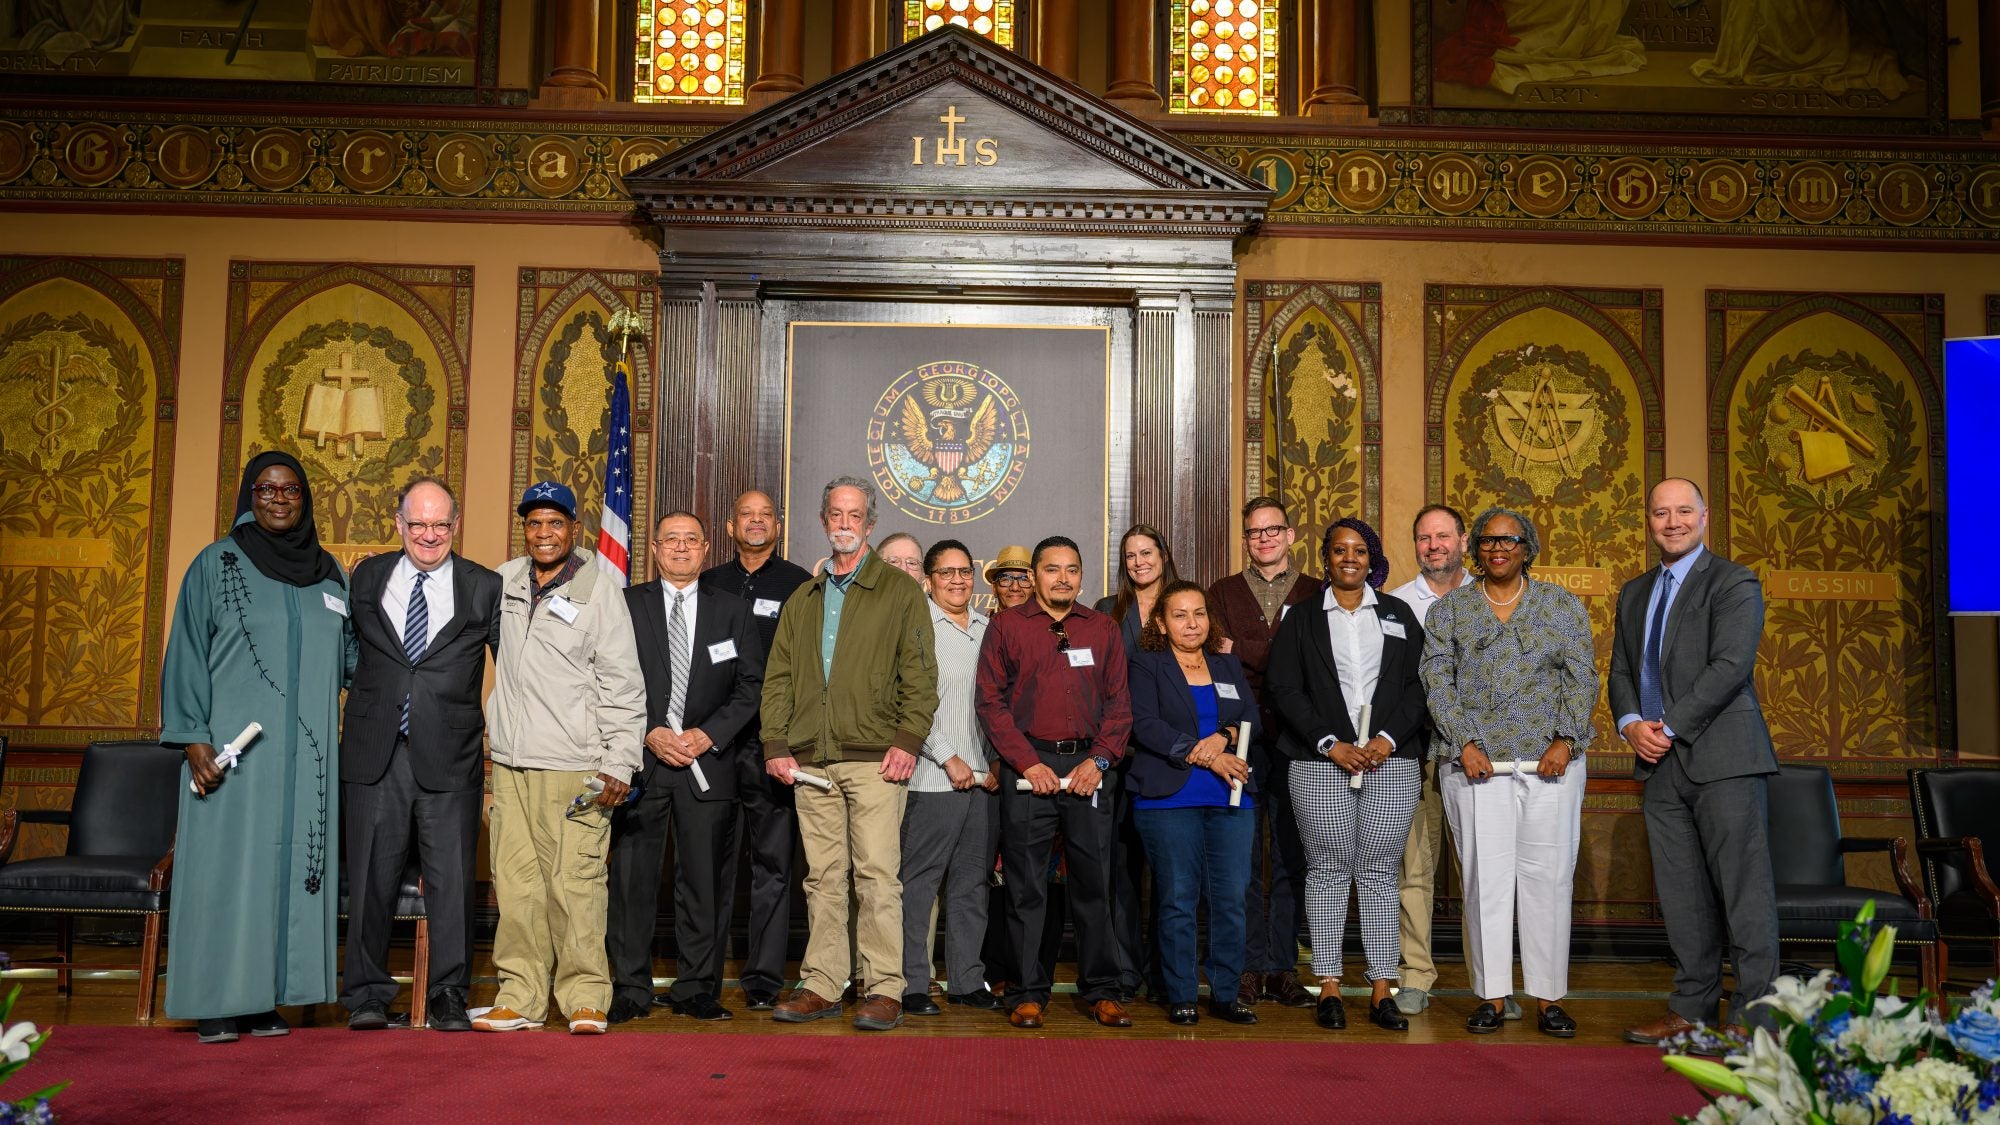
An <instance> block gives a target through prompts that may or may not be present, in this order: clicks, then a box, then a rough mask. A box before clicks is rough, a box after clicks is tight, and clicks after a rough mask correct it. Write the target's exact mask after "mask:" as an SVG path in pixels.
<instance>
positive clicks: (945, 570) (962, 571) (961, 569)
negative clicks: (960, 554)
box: [931, 566, 972, 578]
mask: <svg viewBox="0 0 2000 1125" xmlns="http://www.w3.org/2000/svg"><path fill="white" fill-rule="evenodd" d="M931 576H932V577H934V578H970V577H972V568H971V567H969V566H941V567H939V568H937V569H936V570H933V571H931Z"/></svg>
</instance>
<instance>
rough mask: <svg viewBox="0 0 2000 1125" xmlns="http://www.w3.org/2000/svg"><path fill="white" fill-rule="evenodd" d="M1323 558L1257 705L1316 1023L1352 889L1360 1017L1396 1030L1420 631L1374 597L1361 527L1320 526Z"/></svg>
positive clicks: (1336, 1006) (1336, 979) (1384, 598)
mask: <svg viewBox="0 0 2000 1125" xmlns="http://www.w3.org/2000/svg"><path fill="white" fill-rule="evenodd" d="M1320 557H1321V560H1322V561H1323V562H1325V564H1326V572H1327V587H1326V590H1325V591H1324V592H1323V594H1322V595H1321V597H1320V599H1319V600H1318V601H1317V602H1305V603H1302V604H1301V605H1299V606H1298V607H1297V608H1296V609H1294V610H1293V611H1292V612H1291V613H1288V614H1286V615H1285V619H1284V621H1283V622H1282V623H1281V624H1280V625H1279V626H1278V635H1277V637H1276V638H1275V639H1274V640H1273V641H1272V643H1271V656H1270V664H1269V667H1268V670H1267V671H1266V672H1265V674H1264V692H1265V697H1266V699H1267V701H1268V702H1269V704H1270V706H1271V709H1272V710H1273V711H1274V712H1275V713H1276V715H1277V717H1278V720H1279V727H1280V731H1279V737H1278V746H1279V748H1280V749H1281V750H1282V751H1283V752H1284V754H1285V756H1286V757H1287V758H1289V759H1291V763H1290V766H1289V769H1290V771H1291V774H1290V778H1291V784H1292V809H1293V811H1294V812H1295V813H1296V815H1297V819H1298V824H1299V836H1300V838H1301V840H1302V841H1303V842H1304V844H1305V851H1306V919H1307V922H1308V923H1309V924H1310V926H1311V927H1312V950H1313V963H1312V968H1313V972H1314V974H1315V975H1317V976H1318V977H1319V978H1320V994H1319V995H1320V999H1319V1007H1318V1010H1317V1014H1316V1018H1317V1020H1318V1022H1319V1025H1320V1026H1321V1027H1324V1028H1327V1029H1329V1030H1339V1029H1341V1028H1344V1027H1346V1026H1347V1009H1346V1007H1345V1006H1344V1005H1343V1004H1342V1002H1341V999H1340V974H1341V963H1340V961H1341V944H1342V942H1343V940H1344V939H1345V936H1346V931H1347V889H1348V887H1349V886H1353V887H1354V888H1355V891H1356V897H1357V898H1358V899H1359V900H1360V903H1361V946H1362V949H1363V950H1364V951H1365V952H1366V954H1367V957H1368V981H1369V984H1370V985H1371V995H1370V1000H1369V1011H1368V1018H1369V1019H1370V1020H1371V1021H1372V1022H1373V1023H1375V1025H1376V1026H1378V1027H1383V1028H1386V1029H1388V1030H1390V1031H1407V1030H1409V1027H1410V1023H1409V1020H1407V1019H1405V1018H1404V1017H1403V1014H1402V1013H1401V1012H1399V1011H1397V1010H1396V1004H1395V1001H1394V1000H1392V999H1391V998H1390V993H1391V991H1392V986H1393V985H1394V984H1395V981H1396V978H1397V963H1398V961H1399V960H1401V955H1402V948H1401V947H1402V942H1401V934H1400V926H1399V921H1398V917H1399V911H1400V909H1401V900H1400V898H1399V897H1398V893H1397V892H1398V884H1399V882H1400V880H1401V878H1402V870H1403V845H1404V842H1405V841H1406V840H1407V839H1408V838H1409V835H1410V818H1411V817H1412V816H1413V815H1414V814H1415V812H1416V808H1417V797H1418V795H1419V791H1420V790H1421V787H1422V785H1423V767H1422V763H1421V759H1420V758H1419V754H1421V752H1422V750H1423V746H1422V732H1423V729H1424V721H1425V709H1424V687H1423V683H1422V681H1421V680H1419V679H1418V677H1417V660H1418V657H1420V656H1421V655H1422V653H1423V650H1424V630H1423V625H1422V623H1421V619H1420V618H1419V617H1418V616H1417V614H1416V611H1414V610H1412V609H1411V608H1410V607H1409V606H1408V605H1406V604H1404V603H1403V602H1402V601H1401V600H1399V599H1397V598H1396V597H1394V596H1393V595H1390V594H1382V593H1378V592H1377V591H1378V590H1380V589H1381V587H1382V584H1383V583H1384V582H1386V581H1387V580H1388V577H1389V563H1388V560H1387V559H1386V558H1385V557H1384V556H1383V554H1382V541H1381V538H1380V537H1379V536H1377V535H1376V534H1375V529H1373V528H1371V527H1369V526H1368V525H1367V524H1366V523H1363V522H1362V521H1360V520H1358V519H1351V518H1350V519H1343V520H1339V521H1337V522H1336V523H1334V524H1333V526H1331V527H1329V528H1327V529H1326V536H1325V538H1324V539H1323V540H1322V541H1321V543H1320ZM1364 703H1366V704H1368V711H1369V715H1368V723H1367V729H1365V730H1364V729H1361V727H1362V705H1363V704H1364ZM1357 779H1358V781H1359V785H1358V786H1357V785H1356V784H1355V782H1356V780H1357Z"/></svg>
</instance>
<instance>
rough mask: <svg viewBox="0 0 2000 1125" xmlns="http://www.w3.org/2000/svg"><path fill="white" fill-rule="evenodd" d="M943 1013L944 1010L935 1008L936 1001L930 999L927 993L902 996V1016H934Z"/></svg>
mask: <svg viewBox="0 0 2000 1125" xmlns="http://www.w3.org/2000/svg"><path fill="white" fill-rule="evenodd" d="M943 1012H944V1009H943V1008H940V1007H938V1006H937V1001H935V1000H933V999H931V997H930V993H928V992H906V993H904V994H903V1014H904V1015H906V1016H935V1015H941V1014H942V1013H943Z"/></svg>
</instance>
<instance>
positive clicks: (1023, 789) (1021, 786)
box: [1014, 777, 1104, 809]
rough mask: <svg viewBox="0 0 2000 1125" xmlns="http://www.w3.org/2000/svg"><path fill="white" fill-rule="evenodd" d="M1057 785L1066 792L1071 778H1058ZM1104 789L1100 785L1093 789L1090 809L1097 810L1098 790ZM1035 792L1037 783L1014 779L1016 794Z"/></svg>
mask: <svg viewBox="0 0 2000 1125" xmlns="http://www.w3.org/2000/svg"><path fill="white" fill-rule="evenodd" d="M1056 785H1057V787H1058V788H1061V789H1065V790H1066V789H1068V788H1069V778H1066V777H1059V778H1057V779H1056ZM1103 788H1104V787H1103V786H1102V785H1100V786H1098V787H1097V789H1092V790H1091V791H1090V807H1091V808H1093V809H1094V808H1096V807H1097V793H1098V790H1101V789H1103ZM1034 790H1035V783H1034V782H1032V781H1029V780H1028V779H1027V778H1025V777H1017V778H1015V779H1014V792H1016V793H1032V792H1034Z"/></svg>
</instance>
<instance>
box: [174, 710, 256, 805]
mask: <svg viewBox="0 0 2000 1125" xmlns="http://www.w3.org/2000/svg"><path fill="white" fill-rule="evenodd" d="M263 733H264V724H263V723H257V722H253V723H251V724H250V725H249V726H247V727H244V728H243V733H242V734H239V735H237V736H236V737H235V738H232V739H230V740H229V741H228V742H225V743H223V744H222V750H221V751H220V752H219V753H217V754H216V755H215V768H216V769H219V770H229V769H235V768H236V760H237V759H238V758H241V757H242V756H243V751H245V750H247V749H249V747H250V744H251V743H252V742H254V741H256V739H257V736H258V735H260V734H263ZM188 792H190V793H192V794H194V795H195V796H197V797H202V796H206V794H204V793H203V792H202V791H201V786H199V785H196V784H195V783H194V779H193V778H189V779H188Z"/></svg>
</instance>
